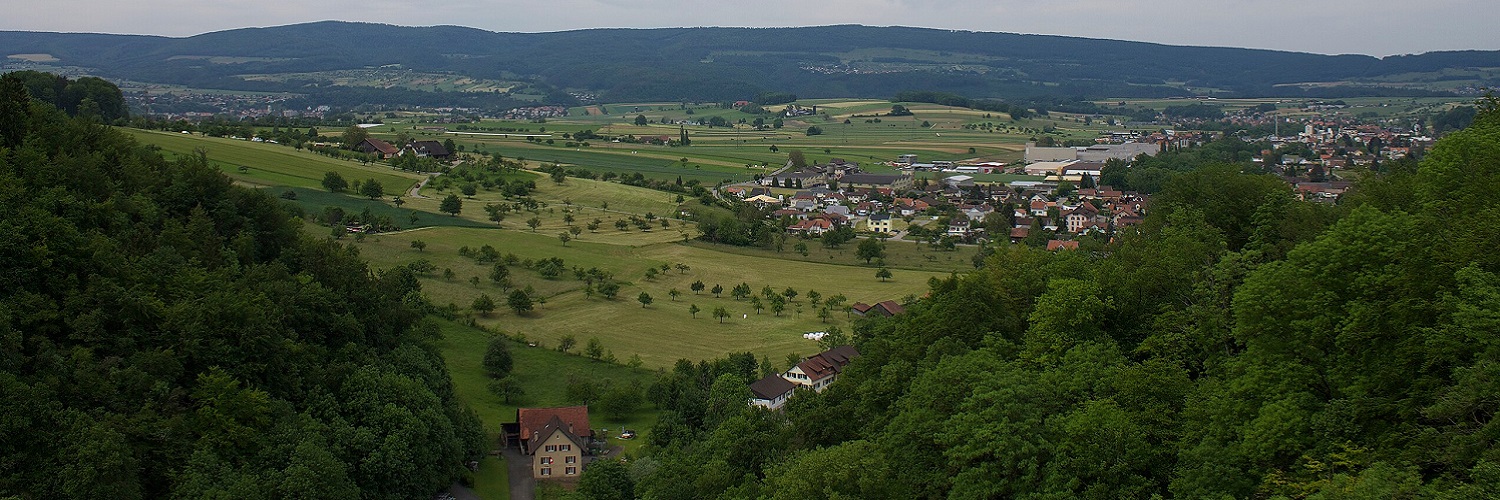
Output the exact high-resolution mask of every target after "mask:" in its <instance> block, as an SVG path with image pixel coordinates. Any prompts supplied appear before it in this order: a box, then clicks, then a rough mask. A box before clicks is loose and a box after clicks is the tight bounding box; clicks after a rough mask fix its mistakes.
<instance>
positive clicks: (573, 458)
mask: <svg viewBox="0 0 1500 500" xmlns="http://www.w3.org/2000/svg"><path fill="white" fill-rule="evenodd" d="M563 462H565V463H570V464H576V463H578V456H577V455H568V457H567V458H564V459H563Z"/></svg>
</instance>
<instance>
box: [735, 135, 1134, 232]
mask: <svg viewBox="0 0 1500 500" xmlns="http://www.w3.org/2000/svg"><path fill="white" fill-rule="evenodd" d="M1152 147H1156V146H1155V145H1152ZM1049 149H1054V148H1049ZM1061 149H1068V150H1070V151H1074V152H1075V153H1076V152H1078V150H1077V149H1074V148H1061ZM1081 149H1087V148H1081ZM1142 150H1144V148H1142V147H1140V146H1131V147H1129V148H1126V149H1121V150H1117V151H1116V154H1120V155H1124V154H1127V153H1129V152H1135V151H1142ZM1143 154H1144V153H1143ZM1057 156H1061V155H1060V154H1054V155H1053V157H1057ZM914 160H915V158H914V157H913V156H911V155H904V156H903V157H902V158H901V159H900V160H898V161H897V162H896V164H897V165H904V166H906V167H907V171H898V172H897V173H892V174H872V173H866V172H863V171H861V170H860V169H859V165H858V164H856V163H853V162H847V161H844V160H842V159H838V158H835V159H833V160H831V161H829V162H828V163H827V164H822V165H811V166H807V167H800V168H799V167H794V166H791V165H788V166H786V167H784V168H782V169H779V170H777V171H775V172H773V173H771V174H768V175H766V176H764V177H762V178H760V179H759V180H758V184H757V185H737V186H730V187H727V188H725V190H724V191H725V192H726V193H728V194H730V195H735V196H738V197H739V198H740V199H742V200H743V201H745V202H747V203H752V204H755V205H757V206H759V207H761V208H764V209H767V210H770V215H769V217H771V218H772V219H773V220H778V221H782V222H785V229H786V231H787V232H788V233H790V234H798V235H805V236H820V235H822V234H824V233H827V232H829V231H833V230H835V229H838V228H840V227H846V226H848V227H853V226H856V225H858V224H859V223H864V229H865V230H866V231H869V232H871V233H884V234H890V235H897V234H899V233H900V230H899V229H898V228H899V227H901V225H899V224H896V223H895V221H896V220H897V219H902V220H906V221H909V222H912V223H915V224H921V223H922V222H923V221H917V220H916V219H917V218H918V217H930V219H927V220H930V221H937V220H939V219H941V218H942V217H938V214H942V215H945V216H946V226H945V227H933V226H931V225H930V224H929V225H927V226H926V229H927V232H926V234H928V235H931V234H934V233H940V234H942V235H945V236H951V237H954V238H956V239H959V240H962V241H977V240H980V239H985V240H989V241H996V240H1000V239H1006V240H1009V241H1011V242H1018V241H1020V240H1023V239H1026V238H1027V237H1028V236H1030V234H1031V232H1032V231H1035V230H1037V228H1040V229H1042V230H1046V231H1051V232H1053V233H1069V234H1075V235H1076V234H1084V233H1088V232H1100V233H1109V232H1110V231H1111V230H1113V229H1115V228H1121V227H1125V226H1130V225H1133V224H1137V223H1140V222H1141V221H1142V220H1143V218H1144V216H1145V211H1146V209H1147V206H1148V204H1149V199H1148V197H1147V196H1145V195H1142V194H1139V193H1134V192H1122V191H1119V190H1115V189H1113V188H1111V187H1109V186H1097V187H1090V188H1084V189H1079V190H1076V191H1074V192H1070V193H1061V194H1062V195H1060V193H1059V192H1058V186H1059V185H1061V184H1063V183H1065V182H1071V183H1074V184H1075V185H1077V184H1078V183H1080V181H1082V180H1083V179H1084V178H1085V177H1091V178H1093V179H1098V178H1099V177H1100V172H1101V170H1102V168H1103V166H1104V164H1103V162H1099V161H1084V160H1079V159H1077V158H1074V159H1070V160H1066V161H1038V162H1036V163H1033V164H1031V165H1027V166H1025V167H1024V169H1025V170H1024V171H1025V172H1027V173H1031V174H1033V175H1036V176H1038V177H1040V178H1041V179H1040V180H1027V181H1013V182H1011V183H1009V184H1008V185H992V184H983V183H979V182H976V180H975V178H974V177H973V176H970V175H961V174H959V172H961V171H960V170H958V169H959V168H964V167H968V166H969V165H954V166H951V167H948V168H947V169H946V172H945V173H944V174H942V175H946V177H941V178H939V179H938V180H937V181H935V182H930V181H928V180H927V179H923V180H922V181H921V182H918V181H916V180H915V179H914V174H913V173H912V171H911V170H915V169H914V168H911V165H918V164H914V163H909V162H910V161H914ZM1083 184H1088V183H1083ZM775 188H782V189H785V188H792V189H794V190H795V191H793V194H791V195H790V196H788V195H786V194H784V193H785V191H780V192H781V193H782V194H779V195H778V194H776V193H777V191H773V189H775ZM1063 195H1065V196H1063ZM992 214H993V215H998V216H1000V217H1003V218H1004V220H1005V221H1006V222H1007V223H1008V224H1009V227H1008V228H1007V229H1008V230H1007V231H1005V232H1004V234H988V233H989V232H993V231H994V230H996V229H998V228H996V227H995V225H994V223H993V220H994V219H991V218H990V217H991V215H992ZM986 219H989V220H988V221H987V220H986ZM987 222H988V223H987Z"/></svg>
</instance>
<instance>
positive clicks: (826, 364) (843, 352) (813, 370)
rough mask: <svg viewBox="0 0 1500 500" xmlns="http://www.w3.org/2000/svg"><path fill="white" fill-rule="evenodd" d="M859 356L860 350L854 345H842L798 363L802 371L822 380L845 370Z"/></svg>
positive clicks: (812, 377) (814, 378)
mask: <svg viewBox="0 0 1500 500" xmlns="http://www.w3.org/2000/svg"><path fill="white" fill-rule="evenodd" d="M857 357H859V351H856V350H855V349H854V346H847V345H841V346H838V347H835V348H833V349H829V350H827V351H823V352H820V353H818V354H814V355H812V356H811V357H809V358H807V359H805V360H802V362H801V363H797V367H798V368H801V369H802V373H804V374H806V375H807V378H808V379H810V380H822V379H824V378H827V377H828V376H830V375H834V374H836V373H838V372H840V371H843V369H844V367H845V366H849V362H850V361H853V360H854V358H857Z"/></svg>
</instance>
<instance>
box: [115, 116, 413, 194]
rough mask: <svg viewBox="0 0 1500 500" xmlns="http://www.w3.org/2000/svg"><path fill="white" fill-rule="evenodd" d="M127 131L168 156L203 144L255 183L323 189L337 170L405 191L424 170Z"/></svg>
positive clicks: (216, 160)
mask: <svg viewBox="0 0 1500 500" xmlns="http://www.w3.org/2000/svg"><path fill="white" fill-rule="evenodd" d="M121 130H123V131H124V132H126V133H129V134H130V135H132V136H134V137H135V138H136V140H138V141H140V142H141V143H143V144H151V145H155V146H158V147H160V148H161V149H162V151H163V152H164V153H166V154H167V156H168V157H172V156H177V155H190V154H193V152H194V151H195V150H199V149H202V150H203V151H205V152H206V153H207V155H208V161H209V163H210V164H212V165H215V166H217V167H219V170H220V171H222V172H224V175H228V176H229V178H231V179H234V180H235V181H238V182H241V183H245V184H248V185H253V186H290V187H302V188H314V189H318V188H321V187H322V182H323V175H324V174H326V173H328V172H337V173H338V174H339V175H341V176H343V177H344V179H346V180H348V181H349V182H353V181H356V180H361V181H362V180H366V179H375V180H376V181H379V182H380V185H381V187H383V188H384V190H385V193H386V194H387V195H391V196H395V195H400V194H404V193H405V192H406V190H407V189H408V188H410V187H411V186H413V185H415V184H416V183H417V182H418V181H420V180H421V179H422V176H420V175H418V174H414V173H409V172H402V171H400V170H396V169H394V168H391V167H388V166H385V165H384V164H368V165H365V164H360V163H359V162H355V161H349V160H340V159H335V158H329V157H326V156H320V155H318V154H316V153H312V152H308V151H298V150H296V149H293V148H291V147H288V146H281V145H277V144H267V143H257V142H250V141H242V140H236V139H224V138H219V137H203V136H195V135H189V134H173V133H167V132H156V131H150V130H140V129H129V128H126V129H121ZM241 167H245V168H243V169H241Z"/></svg>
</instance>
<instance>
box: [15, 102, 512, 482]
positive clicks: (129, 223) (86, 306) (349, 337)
mask: <svg viewBox="0 0 1500 500" xmlns="http://www.w3.org/2000/svg"><path fill="white" fill-rule="evenodd" d="M21 81H22V80H21V79H19V78H3V79H0V212H3V213H4V216H3V218H0V497H8V496H15V497H20V498H124V499H132V498H226V499H227V498H234V499H245V498H330V499H333V498H338V499H347V498H379V499H407V498H424V497H428V496H430V495H431V494H432V493H434V492H436V491H439V490H441V489H443V488H446V487H447V486H448V485H449V484H451V483H452V482H453V481H455V480H457V479H459V478H461V477H462V476H463V474H464V473H465V472H466V469H465V467H464V464H465V463H466V462H467V461H469V460H474V459H477V458H478V457H479V456H481V454H482V453H483V452H484V451H485V449H486V447H485V443H484V438H483V433H482V430H481V428H480V423H479V421H478V419H477V417H476V416H475V415H474V414H473V413H472V411H470V410H469V409H468V408H467V407H465V406H463V405H462V404H460V403H459V402H458V401H457V400H456V399H455V397H454V394H453V388H452V385H451V382H450V380H449V377H448V374H447V372H446V371H445V368H444V365H443V363H442V359H441V357H440V356H439V354H438V352H437V351H436V350H435V349H434V348H433V347H432V345H431V344H430V342H429V340H430V339H432V338H434V336H435V335H437V333H436V328H435V325H432V324H430V323H428V322H427V321H425V320H423V319H422V316H423V312H424V308H425V307H426V305H425V303H424V301H423V300H422V298H421V289H420V285H419V283H418V282H417V280H416V278H415V276H414V275H413V274H412V272H411V271H410V270H408V269H405V268H396V269H393V270H389V271H385V272H379V273H376V272H372V271H371V270H370V268H369V267H368V266H367V265H366V264H365V262H364V261H363V260H362V259H361V258H360V257H359V255H358V253H357V252H356V251H355V250H353V249H351V248H347V247H344V246H341V245H339V244H337V243H333V242H330V241H327V240H326V239H324V238H314V237H309V236H305V235H303V233H302V232H301V224H300V221H298V220H297V219H294V218H292V217H291V216H289V215H288V213H287V212H286V210H285V209H284V208H283V207H282V205H281V203H279V202H278V201H277V200H275V199H272V198H270V197H269V196H266V195H264V194H262V193H260V192H257V191H254V190H250V189H245V188H240V187H235V186H232V185H231V184H230V181H229V179H228V178H227V177H225V176H224V175H222V174H221V173H220V172H219V171H218V170H216V169H215V168H213V167H210V166H209V165H208V163H207V160H206V159H205V158H204V157H203V156H202V155H197V156H191V155H189V156H187V157H183V158H180V159H178V160H174V161H167V160H164V159H163V158H162V157H161V155H159V154H158V153H156V152H154V151H151V150H149V149H147V148H145V147H143V146H141V145H139V144H137V143H135V142H134V141H133V140H132V139H130V138H129V137H128V136H126V135H125V134H123V133H119V132H116V131H114V130H112V129H110V128H109V127H106V126H104V125H101V124H100V120H101V117H99V116H91V115H90V114H88V113H86V112H81V113H78V116H77V117H70V116H68V115H67V114H65V113H64V112H63V110H60V109H58V108H57V107H56V106H54V105H53V104H52V103H50V102H47V101H44V100H42V99H32V95H31V94H30V92H29V91H28V89H27V86H26V85H23V84H22V83H21ZM114 92H115V94H116V95H118V92H119V91H118V90H117V89H116V90H115V91H114Z"/></svg>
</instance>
